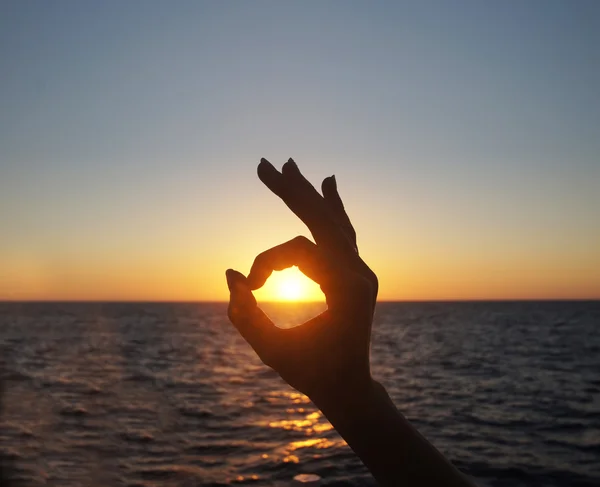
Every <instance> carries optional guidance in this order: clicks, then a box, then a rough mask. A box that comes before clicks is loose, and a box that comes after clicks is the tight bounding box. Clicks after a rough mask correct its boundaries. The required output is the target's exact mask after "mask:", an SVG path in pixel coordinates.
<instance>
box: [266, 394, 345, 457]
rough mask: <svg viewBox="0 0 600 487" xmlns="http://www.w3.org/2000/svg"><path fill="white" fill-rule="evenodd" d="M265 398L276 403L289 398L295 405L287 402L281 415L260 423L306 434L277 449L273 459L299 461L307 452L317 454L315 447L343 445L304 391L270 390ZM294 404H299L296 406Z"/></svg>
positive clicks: (287, 400) (318, 448)
mask: <svg viewBox="0 0 600 487" xmlns="http://www.w3.org/2000/svg"><path fill="white" fill-rule="evenodd" d="M268 400H269V402H272V403H277V404H280V405H285V404H282V403H285V402H289V403H291V404H292V405H294V406H296V407H290V405H288V407H286V408H285V409H284V410H283V411H285V417H283V418H281V419H272V420H270V421H264V422H261V423H260V424H261V426H264V427H268V428H274V429H281V430H285V431H289V432H290V434H293V435H294V436H296V437H297V436H298V434H303V435H304V436H306V437H307V438H305V439H294V440H292V441H290V442H289V443H287V444H286V445H285V446H284V447H282V448H280V449H278V450H277V451H276V452H274V453H275V455H273V457H274V458H273V460H276V459H277V458H279V459H280V461H282V462H283V463H301V459H302V457H303V456H307V455H308V456H310V458H320V456H321V455H320V454H319V452H318V451H319V450H325V449H330V448H336V447H343V446H345V445H346V442H345V441H344V440H342V439H341V438H339V437H337V435H335V433H334V432H333V431H332V430H333V426H332V425H331V423H329V421H327V419H326V418H325V417H324V416H323V414H322V413H321V412H320V411H318V410H315V408H314V406H312V403H311V402H310V399H309V398H308V397H307V396H305V395H304V394H300V393H297V392H273V393H271V394H270V397H269V398H268ZM297 405H303V406H302V407H297ZM305 405H306V406H305ZM292 432H293V433H292ZM326 436H327V437H326ZM331 436H333V437H331ZM262 458H263V459H267V458H270V456H269V455H266V454H263V455H262Z"/></svg>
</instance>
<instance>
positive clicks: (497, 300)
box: [0, 297, 600, 305]
mask: <svg viewBox="0 0 600 487" xmlns="http://www.w3.org/2000/svg"><path fill="white" fill-rule="evenodd" d="M555 301H580V302H581V301H588V302H589V301H600V297H593V298H592V297H585V298H456V299H452V298H450V299H446V298H444V299H382V300H377V303H507V302H513V303H514V302H555ZM50 303H62V304H70V303H73V304H77V303H79V304H227V303H229V301H228V300H211V299H209V300H205V299H197V300H161V299H138V300H135V299H14V300H10V299H0V304H50ZM258 304H259V305H261V304H327V303H326V302H325V301H284V300H281V301H273V300H271V301H260V302H259V303H258Z"/></svg>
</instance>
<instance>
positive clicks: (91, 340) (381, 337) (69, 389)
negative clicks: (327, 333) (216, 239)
mask: <svg viewBox="0 0 600 487" xmlns="http://www.w3.org/2000/svg"><path fill="white" fill-rule="evenodd" d="M226 306H227V305H226V304H225V303H174V304H173V303H1V304H0V352H1V362H0V366H1V372H0V373H1V376H2V405H1V408H2V409H1V413H0V457H1V461H2V465H1V467H2V471H3V476H4V482H5V485H11V486H31V487H36V486H61V487H66V486H96V487H110V486H128V487H153V486H156V487H158V486H213V487H214V486H246V485H249V486H256V487H259V486H265V487H266V486H277V487H283V486H294V485H307V486H313V485H320V486H374V485H376V484H375V482H374V480H373V479H372V478H371V477H370V475H369V473H368V471H367V470H366V468H365V467H364V466H363V465H362V464H361V462H360V461H359V460H358V458H357V457H356V456H355V455H354V453H353V452H352V450H351V449H350V448H349V447H348V445H347V444H346V443H345V442H344V441H343V440H342V439H341V437H340V436H339V435H338V434H337V433H336V431H335V430H334V429H333V428H332V426H331V425H330V424H329V423H328V421H327V420H326V418H324V417H323V415H322V414H321V412H320V411H319V410H318V409H317V408H316V407H315V406H314V405H313V404H312V403H311V402H310V400H309V399H308V398H307V397H306V396H304V395H303V394H301V393H299V392H297V391H295V390H294V389H292V388H291V387H289V386H288V385H286V384H285V383H284V382H283V381H282V380H281V379H280V378H279V376H278V375H277V374H276V373H275V372H273V371H272V370H271V369H269V368H268V367H266V366H265V365H263V364H262V363H261V362H260V360H259V359H258V358H257V356H256V355H255V354H254V352H253V351H252V349H251V348H250V347H249V346H248V345H247V344H246V343H245V342H244V341H243V339H241V337H240V336H238V334H237V331H236V330H235V329H234V328H233V327H232V326H231V324H230V323H229V322H228V320H227V316H226ZM322 308H323V304H318V303H317V304H315V303H313V304H299V303H290V304H265V309H266V310H267V313H268V314H270V315H271V316H272V317H273V318H274V320H275V321H276V322H277V323H278V324H279V325H280V326H291V325H293V324H297V323H301V322H302V321H303V320H305V319H306V318H308V317H309V316H311V315H313V314H316V313H318V312H319V311H320V310H321V309H322ZM371 356H372V372H373V376H374V377H375V378H376V379H377V380H379V381H380V382H381V383H382V384H383V385H384V386H385V387H386V388H387V390H388V392H389V394H390V396H391V397H392V399H393V401H394V402H395V404H396V406H397V407H398V409H399V410H400V411H401V412H402V414H404V415H405V416H406V417H407V418H408V419H409V420H410V421H411V422H412V423H413V424H414V425H415V426H416V427H417V428H418V429H419V431H421V433H423V434H424V435H425V436H426V437H427V438H428V439H429V440H430V441H431V442H432V443H433V444H434V445H435V446H436V447H437V448H438V449H439V450H440V451H442V452H443V453H444V454H445V455H446V456H447V457H448V458H449V459H450V460H451V461H452V462H453V463H454V464H455V465H456V466H457V467H458V468H459V469H460V470H462V471H463V472H464V473H465V474H467V475H468V476H470V477H471V478H472V480H473V481H474V482H475V483H476V484H477V485H480V486H514V487H518V486H548V487H550V486H598V485H600V302H599V301H595V302H593V301H592V302H584V301H578V302H567V301H556V302H431V303H400V302H382V303H379V304H378V305H377V308H376V312H375V319H374V325H373V343H372V347H371ZM3 485H4V484H3Z"/></svg>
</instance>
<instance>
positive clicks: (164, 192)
mask: <svg viewBox="0 0 600 487" xmlns="http://www.w3.org/2000/svg"><path fill="white" fill-rule="evenodd" d="M599 47H600V2H597V1H594V0H591V1H563V2H556V1H552V0H542V1H521V0H516V1H502V2H492V1H489V2H487V1H479V0H473V1H452V2H450V1H443V2H431V1H421V0H419V1H414V2H400V1H398V2H379V3H375V2H350V1H328V2H321V1H309V2H295V3H291V2H276V1H272V2H271V1H269V2H267V1H253V2H196V1H190V2H184V1H174V2H164V1H160V2H151V1H127V2H121V1H114V2H113V1H102V2H91V1H81V0H77V1H56V2H45V1H22V0H17V1H4V2H2V4H1V5H0V299H61V300H63V299H99V300H104V299H119V300H130V299H131V300H136V299H142V300H146V299H148V300H153V299H160V300H223V299H226V298H227V290H226V286H225V279H224V271H225V269H226V268H228V267H234V268H237V269H239V270H240V271H242V272H247V271H248V269H249V267H250V265H251V263H252V260H253V258H254V256H255V255H256V254H257V253H258V252H260V251H262V250H264V249H266V248H267V247H270V246H273V245H276V244H278V243H281V242H283V241H285V240H288V239H289V238H292V237H294V236H295V235H297V234H305V235H308V232H307V230H306V229H305V227H304V226H303V225H302V223H301V222H299V221H298V220H297V219H296V217H295V216H294V215H293V214H292V213H291V212H289V210H288V209H287V208H286V207H285V206H284V205H283V203H281V202H280V201H279V200H278V198H277V197H276V196H274V195H272V194H271V193H270V192H269V191H268V190H267V189H266V188H265V187H263V186H262V183H261V182H260V181H259V180H258V179H257V177H256V165H257V164H258V161H259V160H260V158H261V157H266V158H267V159H269V160H271V161H272V162H273V163H274V164H276V165H277V166H279V167H280V166H281V164H283V162H285V161H286V160H287V158H288V157H294V159H295V160H296V161H297V162H298V164H299V166H300V168H301V169H302V170H303V171H304V172H305V174H306V175H307V177H309V178H310V179H311V180H312V181H313V182H315V183H316V184H319V185H320V181H321V179H322V178H324V177H325V176H328V175H331V174H335V175H336V178H337V181H338V185H339V188H340V193H341V194H342V197H344V199H345V202H346V207H347V209H348V211H349V213H350V215H351V217H352V219H353V221H354V224H355V227H356V229H357V231H358V237H359V246H360V248H361V254H362V255H363V257H364V259H365V260H366V261H367V262H368V263H369V264H370V265H371V267H372V268H373V269H374V270H375V271H376V272H377V273H378V274H379V277H380V282H381V290H380V298H381V299H483V298H491V299H501V298H600V91H599V90H600V88H599V87H600V49H599Z"/></svg>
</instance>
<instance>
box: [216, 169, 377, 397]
mask: <svg viewBox="0 0 600 487" xmlns="http://www.w3.org/2000/svg"><path fill="white" fill-rule="evenodd" d="M258 176H259V178H260V179H261V181H262V182H263V183H264V184H265V185H266V186H267V187H268V188H269V189H270V190H271V191H273V192H274V193H275V194H276V195H278V196H279V197H280V198H281V199H282V200H283V201H284V202H285V203H286V204H287V206H288V207H289V208H290V209H291V210H292V211H293V212H294V213H295V214H296V215H297V216H298V217H299V218H300V219H301V220H302V221H303V222H304V223H305V224H306V225H307V226H308V228H309V230H310V231H311V233H312V235H313V237H314V239H315V242H316V243H313V242H311V241H310V240H309V239H307V238H305V237H301V236H299V237H296V238H294V239H292V240H290V241H288V242H286V243H283V244H281V245H279V246H277V247H274V248H272V249H269V250H266V251H265V252H263V253H261V254H260V255H258V256H257V257H256V259H255V260H254V263H253V265H252V268H251V270H250V273H249V274H248V277H247V278H246V277H244V276H243V275H242V274H241V273H239V272H237V271H233V270H231V269H230V270H228V271H227V282H228V285H229V289H230V292H231V299H230V305H229V311H228V315H229V318H230V320H231V322H232V323H233V324H234V325H235V326H236V328H237V329H238V330H239V332H240V333H241V334H242V336H243V337H244V338H245V339H246V340H247V341H248V343H249V344H250V345H251V346H252V348H254V350H255V351H256V352H257V354H258V355H259V357H260V358H261V360H262V361H263V362H264V363H265V364H266V365H268V366H270V367H272V368H273V369H274V370H276V371H277V372H278V373H279V374H280V375H281V377H282V378H283V379H284V380H285V381H286V382H288V383H289V384H290V385H291V386H292V387H294V388H296V389H298V390H299V391H301V392H303V393H305V394H306V395H307V396H309V397H310V398H311V399H312V400H313V402H315V403H316V404H317V405H319V404H323V403H325V402H327V400H328V398H329V397H330V396H331V395H332V394H334V395H336V396H337V397H339V396H340V395H347V394H352V395H355V394H357V393H358V392H360V391H361V390H363V389H364V390H366V389H368V388H370V387H371V374H370V369H369V342H370V336H371V322H372V318H373V311H374V306H375V301H376V297H377V288H378V283H377V277H376V276H375V274H374V273H373V271H371V269H369V267H368V266H367V265H366V264H365V263H364V262H363V260H362V259H361V258H360V257H359V255H358V249H357V246H356V232H355V231H354V228H353V226H352V224H351V222H350V219H349V218H348V215H347V214H346V211H345V209H344V205H343V203H342V200H341V198H340V196H339V194H338V191H337V185H336V181H335V177H334V176H332V177H329V178H326V179H325V180H324V181H323V184H322V191H323V196H321V195H320V194H319V193H318V192H317V191H316V190H315V188H314V187H313V186H312V185H311V184H310V183H309V182H308V181H307V180H306V179H305V178H304V176H303V175H302V174H301V173H300V171H299V169H298V167H297V166H296V164H295V162H294V161H293V160H292V159H290V160H289V161H288V162H287V163H286V164H284V166H283V168H282V171H281V172H279V171H278V170H277V169H275V168H274V167H273V166H272V165H271V164H270V163H269V162H268V161H267V160H265V159H262V160H261V162H260V164H259V166H258ZM294 265H296V266H298V268H299V269H300V270H301V271H302V272H303V273H304V274H305V275H306V276H308V277H309V278H311V279H312V280H314V281H315V282H317V283H318V284H319V285H320V286H321V289H322V291H323V293H324V294H325V297H326V301H327V306H328V308H327V310H326V311H324V312H323V313H322V314H320V315H319V316H316V317H315V318H313V319H311V320H309V321H308V322H306V323H304V324H302V325H301V326H297V327H294V328H290V329H280V328H278V327H276V326H275V325H274V324H273V323H272V322H271V320H270V319H269V318H268V317H267V316H266V315H265V314H264V313H263V312H262V310H260V308H258V307H257V304H256V300H255V299H254V296H253V295H252V292H251V290H254V289H258V288H260V287H261V286H262V285H263V284H264V283H265V281H266V280H267V279H268V277H269V276H270V275H271V273H272V271H274V270H282V269H285V268H287V267H291V266H294Z"/></svg>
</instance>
